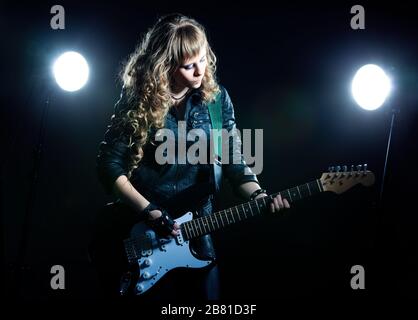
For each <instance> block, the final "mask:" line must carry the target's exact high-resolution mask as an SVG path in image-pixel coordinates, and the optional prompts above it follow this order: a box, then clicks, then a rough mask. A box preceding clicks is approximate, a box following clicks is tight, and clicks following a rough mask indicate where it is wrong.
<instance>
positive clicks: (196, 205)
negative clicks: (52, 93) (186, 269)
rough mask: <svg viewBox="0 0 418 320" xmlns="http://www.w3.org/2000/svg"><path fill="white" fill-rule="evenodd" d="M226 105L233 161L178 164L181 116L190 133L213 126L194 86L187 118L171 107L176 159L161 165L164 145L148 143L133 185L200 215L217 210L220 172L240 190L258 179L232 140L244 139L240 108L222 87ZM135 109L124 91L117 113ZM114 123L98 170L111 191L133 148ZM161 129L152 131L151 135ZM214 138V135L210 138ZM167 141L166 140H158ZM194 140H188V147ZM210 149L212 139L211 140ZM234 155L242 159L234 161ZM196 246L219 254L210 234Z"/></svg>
mask: <svg viewBox="0 0 418 320" xmlns="http://www.w3.org/2000/svg"><path fill="white" fill-rule="evenodd" d="M220 88H221V96H220V99H221V104H222V118H223V128H225V129H227V130H228V132H230V131H231V130H232V132H233V134H232V137H231V138H230V143H229V160H230V161H229V162H230V164H222V166H221V170H215V169H219V168H220V166H219V167H218V168H216V166H217V164H200V163H199V164H194V165H193V164H190V163H188V161H186V164H179V163H178V148H177V147H178V145H177V142H178V124H179V122H178V121H179V120H183V121H185V123H186V132H189V130H191V129H194V128H201V129H203V130H204V131H205V133H206V135H207V137H209V132H210V129H211V128H212V126H211V121H210V114H209V110H208V108H207V105H206V104H204V103H203V102H202V100H201V96H200V91H199V90H198V89H196V90H193V91H192V92H191V94H189V96H188V97H187V102H186V109H185V114H184V119H179V118H178V117H177V114H176V109H175V108H171V109H170V111H169V113H168V114H167V117H166V121H165V128H167V129H171V130H172V132H173V133H174V136H175V145H176V149H175V152H176V155H175V164H163V165H160V164H158V163H157V162H156V160H155V150H156V148H157V147H158V145H157V144H156V143H155V142H154V143H148V144H147V145H146V146H145V147H144V156H143V158H142V159H141V162H140V163H139V166H138V168H136V169H135V170H134V171H133V172H132V175H131V178H130V181H131V183H132V184H133V186H134V187H135V188H136V189H137V190H139V192H140V193H141V194H142V195H143V196H144V197H145V198H146V199H147V200H148V201H150V202H153V203H155V204H157V205H160V206H163V207H164V208H166V209H167V211H168V212H169V213H170V215H171V216H172V217H173V218H176V217H178V216H180V215H182V214H184V213H186V212H188V211H192V212H194V213H195V214H197V215H207V214H210V213H211V212H212V201H213V194H214V193H215V192H216V190H218V188H217V187H218V184H219V177H217V175H220V174H223V176H224V177H226V178H227V179H228V180H229V182H230V183H231V184H232V187H233V188H234V190H237V187H238V186H239V185H241V184H242V183H245V182H248V181H254V182H257V183H258V180H257V177H256V175H255V174H253V172H252V171H251V169H250V168H249V167H248V166H247V164H246V163H245V161H244V159H243V156H242V153H241V143H232V139H235V140H236V141H239V142H240V138H239V136H238V133H237V131H236V124H235V116H234V108H233V105H232V102H231V99H230V97H229V95H228V92H227V91H226V89H225V88H223V87H222V86H221V87H220ZM128 110H129V104H128V101H127V95H126V93H125V91H124V90H122V93H121V96H120V99H119V100H118V102H117V103H116V105H115V114H114V115H115V117H118V116H121V115H123V113H126V112H127V111H128ZM113 123H114V122H112V123H111V124H110V125H109V126H108V129H107V131H106V133H105V138H104V141H102V142H101V144H100V147H99V154H98V157H97V169H98V175H99V179H100V181H101V182H102V184H103V186H104V187H105V189H106V191H107V193H109V194H110V193H111V190H112V187H113V184H114V182H115V180H116V179H117V178H118V177H119V176H121V175H127V174H128V163H129V158H130V152H131V149H130V148H129V147H128V145H127V138H126V137H123V136H121V135H120V133H119V132H117V130H115V127H114V125H113ZM153 135H155V131H151V136H153ZM207 141H208V142H209V139H208V140H207ZM158 143H163V142H158ZM193 143H194V142H187V144H186V145H187V150H188V147H189V146H190V145H192V144H193ZM208 154H209V143H208ZM234 154H235V156H236V157H238V159H241V161H240V163H237V164H233V163H232V159H234V158H233V157H234ZM192 247H193V248H194V250H195V251H196V253H197V254H198V255H199V256H201V257H202V258H215V253H214V250H213V246H212V242H211V239H210V236H209V235H207V236H204V237H202V238H201V239H198V241H195V243H193V245H192Z"/></svg>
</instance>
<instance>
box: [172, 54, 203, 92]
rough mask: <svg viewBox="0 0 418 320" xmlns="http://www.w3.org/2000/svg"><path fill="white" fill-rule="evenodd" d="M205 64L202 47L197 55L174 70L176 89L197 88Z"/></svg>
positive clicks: (200, 81) (200, 82)
mask: <svg viewBox="0 0 418 320" xmlns="http://www.w3.org/2000/svg"><path fill="white" fill-rule="evenodd" d="M206 65H207V61H206V48H202V49H200V52H199V54H198V55H197V56H195V57H193V58H190V59H187V60H186V61H184V62H183V64H182V65H180V66H179V67H178V68H177V70H176V71H175V72H174V75H173V79H174V83H175V86H176V89H178V90H182V89H184V88H186V87H187V88H190V89H197V88H199V87H200V85H201V84H202V79H203V76H204V75H205V70H206Z"/></svg>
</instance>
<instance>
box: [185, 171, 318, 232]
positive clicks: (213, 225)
mask: <svg viewBox="0 0 418 320" xmlns="http://www.w3.org/2000/svg"><path fill="white" fill-rule="evenodd" d="M323 191H324V189H323V187H322V184H321V181H320V180H319V179H317V180H315V181H311V182H308V183H305V184H302V185H300V186H296V187H294V188H290V189H286V190H284V191H281V192H278V193H275V194H271V195H269V196H267V197H263V198H259V199H257V200H252V201H249V202H246V203H242V204H240V205H237V206H234V207H231V208H229V209H225V210H221V211H217V212H214V213H212V214H210V215H207V216H204V217H201V218H197V219H193V220H191V221H188V222H185V223H183V224H182V225H181V230H182V233H183V237H184V238H185V239H186V240H190V239H193V238H197V237H201V236H203V235H205V234H208V233H211V232H213V231H216V230H220V229H223V228H225V227H227V226H229V225H231V224H234V223H237V222H240V221H243V220H246V219H248V218H251V217H255V216H258V215H261V214H263V213H265V212H268V210H267V209H268V208H267V207H268V206H269V204H270V202H271V200H272V199H273V198H274V197H276V196H277V195H279V194H280V195H281V196H282V197H283V198H286V199H287V200H288V201H289V203H290V202H295V201H297V200H301V199H303V198H306V197H310V196H312V195H315V194H318V193H320V192H323Z"/></svg>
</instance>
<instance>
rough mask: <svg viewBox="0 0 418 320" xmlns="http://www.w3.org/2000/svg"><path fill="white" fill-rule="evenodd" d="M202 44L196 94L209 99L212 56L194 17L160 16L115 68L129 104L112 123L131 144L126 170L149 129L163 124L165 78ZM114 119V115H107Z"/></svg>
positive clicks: (214, 86)
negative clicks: (202, 59)
mask: <svg viewBox="0 0 418 320" xmlns="http://www.w3.org/2000/svg"><path fill="white" fill-rule="evenodd" d="M203 47H206V51H207V52H206V57H207V62H208V63H207V67H206V70H205V74H204V76H203V80H202V84H201V87H200V93H201V97H202V101H203V102H204V103H209V102H210V101H212V100H213V99H214V98H215V96H216V94H217V93H218V92H219V90H220V89H219V85H218V83H217V81H216V79H215V72H216V56H215V54H214V52H213V51H212V49H211V47H210V45H209V43H208V40H207V36H206V32H205V29H204V27H203V26H202V25H201V24H200V23H198V22H197V21H196V20H194V19H192V18H189V17H186V16H183V15H180V14H171V15H167V16H164V17H162V18H160V19H159V20H158V21H157V23H156V24H155V25H154V26H153V27H152V28H151V29H150V30H148V32H147V33H146V34H145V36H144V37H143V39H142V41H141V42H140V44H139V45H138V46H137V47H136V49H135V51H134V52H133V53H132V54H131V55H130V56H129V58H128V60H127V62H126V63H125V65H124V67H123V69H122V71H121V79H122V83H123V86H124V88H125V89H126V94H127V96H128V99H127V101H128V104H129V108H128V110H129V111H127V112H126V113H125V114H124V115H123V116H121V117H120V118H119V119H118V121H117V122H116V123H115V126H117V127H118V128H119V129H121V130H120V132H122V133H123V134H124V135H125V136H126V137H128V141H129V142H128V143H129V146H130V147H131V150H133V152H132V157H131V165H130V170H129V171H130V173H131V172H132V170H133V169H135V168H136V167H137V166H138V163H139V162H140V161H141V158H142V157H143V146H144V145H145V144H146V143H147V142H148V141H149V139H150V130H151V129H152V128H155V129H157V130H158V129H160V128H163V126H164V123H165V118H166V115H167V113H168V111H169V109H170V106H171V102H172V100H171V96H170V81H171V77H172V75H173V73H174V72H175V71H176V69H177V68H178V67H179V66H180V65H181V64H182V63H184V61H185V60H187V59H189V58H192V57H195V56H196V55H198V54H199V52H200V50H201V48H203ZM113 120H116V119H113Z"/></svg>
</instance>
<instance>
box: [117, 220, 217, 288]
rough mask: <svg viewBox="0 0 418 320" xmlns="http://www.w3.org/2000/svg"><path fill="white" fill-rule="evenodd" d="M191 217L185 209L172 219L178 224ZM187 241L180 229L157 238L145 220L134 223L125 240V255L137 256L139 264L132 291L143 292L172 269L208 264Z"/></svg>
mask: <svg viewBox="0 0 418 320" xmlns="http://www.w3.org/2000/svg"><path fill="white" fill-rule="evenodd" d="M192 219H193V214H192V213H191V212H188V213H186V214H184V215H183V216H181V217H180V218H178V219H176V220H175V221H176V222H177V223H178V224H179V225H181V224H182V223H184V222H187V221H190V220H192ZM132 239H141V240H142V243H139V241H136V242H133V240H132ZM189 242H190V241H186V240H184V239H183V236H182V234H181V232H180V234H179V235H178V236H177V237H172V236H170V237H168V238H160V237H158V236H157V235H156V234H155V232H154V231H153V230H152V229H150V228H149V227H148V226H147V225H146V224H145V223H142V222H141V223H137V224H135V225H134V226H133V227H132V230H131V234H130V239H127V240H125V250H126V253H127V255H128V258H129V259H130V260H132V259H137V263H138V267H139V277H138V281H137V283H136V285H135V294H137V295H140V294H143V293H144V292H146V291H147V290H148V289H150V288H151V287H152V286H154V285H155V283H156V282H157V281H158V280H160V279H161V278H162V277H163V276H164V275H165V274H166V273H167V272H169V271H170V270H173V269H175V268H203V267H205V266H208V265H209V264H211V262H212V261H211V260H209V261H207V260H199V259H197V258H196V257H195V256H194V255H193V254H192V252H191V249H190V245H189ZM144 244H145V245H144Z"/></svg>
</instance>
